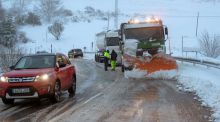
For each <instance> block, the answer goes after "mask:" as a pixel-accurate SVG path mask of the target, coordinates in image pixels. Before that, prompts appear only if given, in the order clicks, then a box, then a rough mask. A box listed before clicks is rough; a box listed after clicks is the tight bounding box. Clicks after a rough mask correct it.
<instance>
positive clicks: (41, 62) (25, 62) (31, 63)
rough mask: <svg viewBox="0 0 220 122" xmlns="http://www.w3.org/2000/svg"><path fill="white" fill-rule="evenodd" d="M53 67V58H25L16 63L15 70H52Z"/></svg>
mask: <svg viewBox="0 0 220 122" xmlns="http://www.w3.org/2000/svg"><path fill="white" fill-rule="evenodd" d="M54 66H55V56H52V55H51V56H26V57H23V58H21V59H20V60H19V61H18V63H17V64H16V65H15V70H16V69H41V68H53V67H54Z"/></svg>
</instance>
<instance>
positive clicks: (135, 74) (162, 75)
mask: <svg viewBox="0 0 220 122" xmlns="http://www.w3.org/2000/svg"><path fill="white" fill-rule="evenodd" d="M177 74H178V73H177V70H161V71H157V72H154V73H151V74H148V72H147V71H145V70H140V69H133V70H131V71H125V77H126V78H147V79H161V80H165V79H176V78H177Z"/></svg>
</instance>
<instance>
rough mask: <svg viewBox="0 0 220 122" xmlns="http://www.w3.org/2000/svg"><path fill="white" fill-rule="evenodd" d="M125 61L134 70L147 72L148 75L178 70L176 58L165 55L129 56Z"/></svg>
mask: <svg viewBox="0 0 220 122" xmlns="http://www.w3.org/2000/svg"><path fill="white" fill-rule="evenodd" d="M124 60H125V62H126V63H128V64H129V65H130V66H132V69H138V70H141V71H146V72H147V75H150V74H153V73H155V72H158V71H169V70H177V68H178V67H177V63H176V60H175V59H174V58H172V57H171V56H170V55H166V54H164V53H158V54H155V55H154V56H152V57H150V58H149V57H145V58H137V57H132V56H129V55H125V56H124Z"/></svg>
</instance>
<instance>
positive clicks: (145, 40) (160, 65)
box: [119, 17, 177, 75]
mask: <svg viewBox="0 0 220 122" xmlns="http://www.w3.org/2000/svg"><path fill="white" fill-rule="evenodd" d="M119 33H120V35H121V41H120V50H121V53H122V67H121V68H122V72H124V71H125V70H128V71H131V70H133V69H137V70H141V71H146V72H147V74H146V75H150V74H153V73H156V72H158V71H169V70H177V63H176V60H175V59H173V58H172V57H171V56H170V55H168V54H166V47H165V42H166V40H167V38H168V28H167V27H166V26H164V25H163V23H162V20H160V19H158V18H155V17H151V18H148V19H146V20H145V21H143V22H140V21H139V20H136V19H132V20H130V21H129V22H128V23H122V24H121V27H120V32H119Z"/></svg>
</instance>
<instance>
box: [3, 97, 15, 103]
mask: <svg viewBox="0 0 220 122" xmlns="http://www.w3.org/2000/svg"><path fill="white" fill-rule="evenodd" d="M2 102H3V103H4V104H6V105H12V104H14V99H7V98H5V97H4V98H2Z"/></svg>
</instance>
